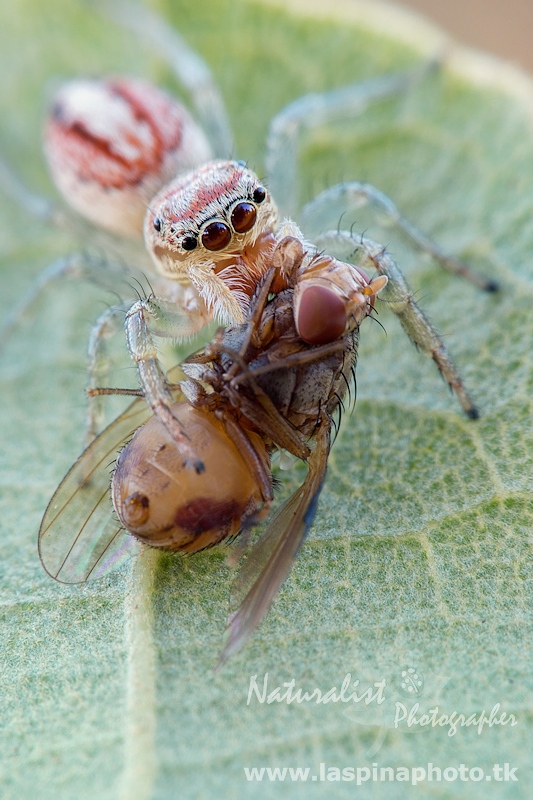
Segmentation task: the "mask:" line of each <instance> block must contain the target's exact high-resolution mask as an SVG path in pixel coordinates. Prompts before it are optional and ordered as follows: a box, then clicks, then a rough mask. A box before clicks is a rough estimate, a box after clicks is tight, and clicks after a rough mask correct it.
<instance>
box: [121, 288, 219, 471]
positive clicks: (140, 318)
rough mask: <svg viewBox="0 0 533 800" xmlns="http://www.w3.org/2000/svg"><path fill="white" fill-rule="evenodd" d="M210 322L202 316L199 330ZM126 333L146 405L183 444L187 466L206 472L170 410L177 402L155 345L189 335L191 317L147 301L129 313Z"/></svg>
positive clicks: (158, 301) (165, 302) (159, 302)
mask: <svg viewBox="0 0 533 800" xmlns="http://www.w3.org/2000/svg"><path fill="white" fill-rule="evenodd" d="M206 321H207V320H206V319H205V317H202V316H199V317H198V318H197V320H196V324H197V326H198V328H199V327H201V326H202V325H203V324H205V322H206ZM125 329H126V339H127V342H128V347H129V351H130V355H131V357H132V359H133V361H134V362H135V364H136V366H137V370H138V375H139V382H140V384H141V389H142V392H143V395H144V398H145V400H146V402H147V403H148V405H149V406H150V408H151V410H152V412H153V413H154V414H155V416H156V417H157V418H158V419H159V420H160V421H161V422H162V424H163V425H164V426H165V428H166V429H167V430H168V432H169V433H170V435H171V436H172V437H173V438H174V439H175V441H176V442H177V443H178V444H179V446H180V448H181V450H182V452H183V454H184V457H185V460H186V462H187V465H188V466H190V467H192V468H193V469H194V470H195V471H196V472H198V473H200V472H202V471H203V469H204V466H203V464H202V462H201V461H200V460H199V459H198V457H197V456H196V453H195V451H194V448H193V446H192V445H191V442H190V441H189V439H188V437H187V435H186V434H185V432H184V431H183V429H182V426H181V424H180V422H179V421H178V420H177V419H176V418H175V417H174V415H173V414H172V411H171V408H170V406H171V405H172V403H173V402H174V400H173V397H172V393H171V390H170V387H169V384H168V382H167V379H166V375H165V371H164V369H163V367H162V365H161V362H160V361H159V358H158V355H157V349H156V346H155V343H154V337H162V338H171V339H176V338H184V336H186V335H189V334H190V332H191V315H190V313H189V312H187V310H185V309H183V308H179V307H178V306H176V303H175V302H172V301H169V300H166V299H164V298H161V297H154V296H152V297H147V298H143V299H140V300H138V301H137V302H136V303H134V305H133V306H132V307H131V308H130V309H129V311H128V312H127V313H126V319H125ZM184 332H185V333H184Z"/></svg>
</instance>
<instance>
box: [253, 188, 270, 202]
mask: <svg viewBox="0 0 533 800" xmlns="http://www.w3.org/2000/svg"><path fill="white" fill-rule="evenodd" d="M266 194H267V193H266V189H265V188H264V187H263V186H258V187H257V188H256V189H255V190H254V194H253V198H254V201H255V202H256V203H262V202H263V200H264V199H265V197H266Z"/></svg>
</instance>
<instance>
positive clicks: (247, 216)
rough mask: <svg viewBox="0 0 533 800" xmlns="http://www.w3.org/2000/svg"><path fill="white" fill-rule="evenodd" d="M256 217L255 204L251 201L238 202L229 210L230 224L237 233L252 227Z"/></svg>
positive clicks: (245, 231)
mask: <svg viewBox="0 0 533 800" xmlns="http://www.w3.org/2000/svg"><path fill="white" fill-rule="evenodd" d="M256 217H257V211H256V210H255V206H253V205H252V204H251V203H238V204H237V205H236V206H235V208H234V209H233V211H232V212H231V224H232V225H233V227H234V229H235V230H236V231H237V233H247V232H248V231H249V230H251V229H252V228H253V227H254V224H255V220H256Z"/></svg>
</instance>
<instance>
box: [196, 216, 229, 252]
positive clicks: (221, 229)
mask: <svg viewBox="0 0 533 800" xmlns="http://www.w3.org/2000/svg"><path fill="white" fill-rule="evenodd" d="M230 242H231V231H230V229H229V228H228V226H227V225H224V223H223V222H211V223H209V225H208V226H207V227H206V229H205V230H204V232H203V233H202V244H203V246H204V247H205V248H206V249H207V250H222V249H223V248H224V247H226V245H228V244H229V243H230Z"/></svg>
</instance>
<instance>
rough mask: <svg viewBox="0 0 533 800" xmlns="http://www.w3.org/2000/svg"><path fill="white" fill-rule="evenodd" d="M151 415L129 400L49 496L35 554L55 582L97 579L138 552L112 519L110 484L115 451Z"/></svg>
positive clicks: (137, 546)
mask: <svg viewBox="0 0 533 800" xmlns="http://www.w3.org/2000/svg"><path fill="white" fill-rule="evenodd" d="M172 373H174V375H175V374H176V373H175V371H174V370H173V371H171V373H170V374H171V375H172ZM150 415H151V412H150V409H149V408H148V407H147V405H146V403H145V401H144V399H142V398H139V399H138V400H134V402H133V403H131V405H130V406H128V408H127V409H126V410H125V411H124V413H123V414H121V415H120V416H119V417H117V419H116V420H115V421H114V422H112V423H111V424H110V425H109V426H108V427H107V428H106V429H105V430H104V431H103V432H102V433H101V434H100V435H99V436H98V437H97V438H96V439H95V440H94V442H92V444H90V445H89V447H88V448H87V449H86V450H85V451H84V452H83V453H82V454H81V456H80V457H79V458H78V460H77V461H76V463H75V464H74V465H73V466H72V467H71V469H70V470H69V472H68V473H67V474H66V476H65V477H64V478H63V480H62V482H61V483H60V485H59V487H58V488H57V490H56V492H55V494H54V496H53V497H52V499H51V500H50V503H49V504H48V508H47V509H46V512H45V514H44V517H43V521H42V522H41V528H40V531H39V557H40V559H41V563H42V565H43V567H44V569H45V570H46V572H47V573H48V574H49V575H50V576H51V577H52V578H54V579H55V580H57V581H59V582H60V583H82V582H83V581H87V580H89V579H91V580H92V579H94V578H99V577H101V576H102V575H105V574H106V573H108V572H110V571H111V570H113V569H115V568H116V567H118V566H120V565H121V564H123V563H124V562H125V561H126V560H127V559H128V558H130V557H131V556H132V555H136V554H137V553H139V552H140V550H141V545H140V544H139V542H138V541H137V540H136V539H135V538H134V537H133V536H131V535H130V534H129V533H128V532H127V531H125V530H124V528H123V527H122V525H121V524H120V522H119V521H118V519H117V517H116V514H115V512H114V509H113V506H112V504H111V498H110V495H109V486H110V480H111V466H112V463H113V462H114V460H115V459H116V456H117V452H118V451H119V450H120V448H121V447H122V445H123V444H124V442H125V441H126V440H127V439H128V438H129V437H130V436H131V435H132V434H133V433H134V432H135V431H136V430H137V428H139V427H140V426H141V425H143V424H144V423H145V422H146V421H147V420H148V419H149V417H150Z"/></svg>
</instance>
